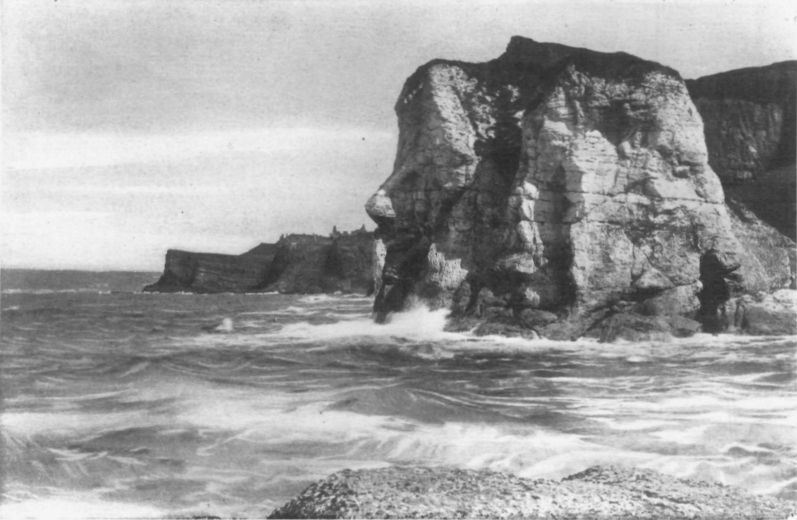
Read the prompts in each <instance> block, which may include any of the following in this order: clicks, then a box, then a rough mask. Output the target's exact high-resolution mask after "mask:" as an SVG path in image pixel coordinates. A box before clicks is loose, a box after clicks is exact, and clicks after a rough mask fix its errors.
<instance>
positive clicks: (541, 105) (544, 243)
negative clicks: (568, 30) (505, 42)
mask: <svg viewBox="0 0 797 520" xmlns="http://www.w3.org/2000/svg"><path fill="white" fill-rule="evenodd" d="M396 113H397V115H398V120H399V132H400V133H399V144H398V152H397V157H396V160H395V168H394V171H393V173H392V174H391V175H390V176H389V178H388V179H387V180H386V181H385V182H384V183H383V184H382V186H381V187H380V188H379V189H378V191H377V192H376V193H375V194H374V195H373V196H372V197H371V198H370V199H369V200H368V202H367V205H366V210H367V212H368V214H369V215H370V216H371V218H372V219H373V220H374V221H375V222H376V223H377V224H378V225H379V228H378V231H377V236H378V238H379V239H380V240H381V242H382V244H381V246H382V247H383V248H384V250H385V255H384V260H383V261H382V265H381V269H380V272H381V277H380V278H381V279H380V280H378V285H379V287H378V293H377V297H376V301H375V308H374V309H375V312H376V315H377V319H383V318H384V317H385V316H386V315H387V313H389V312H391V311H395V310H400V309H402V308H404V307H405V306H406V305H407V302H408V301H410V300H411V299H413V300H414V299H416V298H417V299H420V300H422V301H424V302H426V303H427V304H428V305H429V306H431V307H433V308H439V307H448V308H450V309H451V310H452V316H453V317H454V321H453V323H454V326H460V327H463V328H468V329H473V328H475V330H476V332H477V333H478V332H481V333H493V332H498V333H504V334H519V335H524V336H538V335H539V336H544V337H550V338H556V339H568V338H575V337H580V336H583V335H586V334H588V335H594V336H598V337H601V338H602V339H604V340H613V339H616V338H618V337H621V338H626V339H632V340H636V339H644V338H649V337H652V336H657V335H668V334H671V335H686V334H690V333H692V332H694V331H695V330H698V329H699V327H700V324H699V323H697V322H696V321H693V320H692V319H690V318H696V319H698V320H699V321H702V322H703V327H704V329H706V330H719V329H723V328H725V327H726V326H727V325H728V323H729V322H730V321H732V316H731V317H729V316H728V314H729V311H730V314H732V313H733V309H728V305H727V302H728V301H729V299H731V298H735V297H739V296H741V295H743V294H758V293H769V292H771V291H773V290H776V289H779V288H782V287H787V286H788V285H789V284H790V283H791V281H792V277H793V272H792V268H791V267H790V263H789V253H790V251H791V250H792V249H793V247H794V243H793V242H791V241H790V240H789V239H787V238H786V237H784V236H783V235H782V234H781V233H779V232H777V231H776V230H774V229H773V228H771V227H770V226H768V225H767V224H765V223H763V222H761V221H760V220H759V219H758V218H757V217H756V216H755V215H754V214H752V213H751V212H749V211H745V210H744V209H743V208H741V209H738V210H737V211H734V210H731V209H729V207H728V206H727V205H726V203H725V196H724V192H723V188H722V185H721V183H720V180H719V178H718V177H717V175H716V174H715V173H714V171H713V170H712V168H711V166H710V165H709V162H708V158H709V156H708V152H707V148H706V141H705V138H704V128H703V122H702V119H701V116H700V113H699V112H698V110H697V108H696V107H695V104H694V103H693V101H692V99H691V97H690V95H689V91H688V90H687V87H686V85H685V83H684V80H683V79H682V78H681V76H680V75H679V74H678V72H676V71H675V70H673V69H671V68H668V67H666V66H663V65H660V64H658V63H654V62H651V61H646V60H643V59H640V58H637V57H635V56H631V55H628V54H625V53H611V54H608V53H601V52H595V51H591V50H587V49H580V48H572V47H567V46H563V45H558V44H551V43H539V42H536V41H533V40H531V39H527V38H522V37H513V38H512V39H511V41H510V43H509V46H508V47H507V50H506V52H505V53H504V54H503V55H501V56H500V57H499V58H497V59H495V60H493V61H489V62H486V63H478V64H473V63H463V62H457V61H447V60H434V61H432V62H429V63H427V64H426V65H423V66H422V67H420V68H419V69H418V70H417V71H416V72H415V73H414V74H413V75H412V76H410V78H409V79H408V80H407V81H406V83H405V85H404V88H403V89H402V92H401V95H400V96H399V99H398V102H397V104H396ZM411 296H413V297H414V298H410V297H411Z"/></svg>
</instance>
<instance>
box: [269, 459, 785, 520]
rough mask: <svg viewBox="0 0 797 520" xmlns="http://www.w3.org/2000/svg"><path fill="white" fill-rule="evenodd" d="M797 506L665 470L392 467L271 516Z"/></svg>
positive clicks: (527, 514)
mask: <svg viewBox="0 0 797 520" xmlns="http://www.w3.org/2000/svg"><path fill="white" fill-rule="evenodd" d="M796 507H797V504H795V503H792V502H787V501H784V500H779V499H776V498H771V497H763V496H754V495H750V494H747V493H746V492H745V491H743V490H741V489H739V488H733V487H728V486H724V485H721V484H715V483H709V482H705V481H696V480H687V479H678V478H674V477H670V476H666V475H663V474H661V473H658V472H655V471H652V470H644V469H630V468H621V467H615V466H594V467H591V468H589V469H587V470H585V471H582V472H580V473H576V474H574V475H570V476H568V477H565V478H564V479H562V480H560V481H556V480H545V479H537V480H531V479H525V478H520V477H516V476H514V475H511V474H507V473H499V472H494V471H487V470H463V469H453V468H429V467H390V468H381V469H371V470H357V471H352V470H344V471H340V472H338V473H334V474H332V475H330V476H329V477H327V478H326V479H323V480H320V481H318V482H316V483H314V484H312V485H310V486H309V487H308V488H307V489H305V490H304V491H302V492H301V493H300V494H299V495H298V496H297V497H296V498H294V499H293V500H291V501H289V502H288V503H286V504H284V505H283V506H282V507H279V508H277V509H276V510H274V511H273V512H272V513H271V514H270V515H269V517H268V518H524V519H551V520H552V519H559V520H561V519H576V518H578V519H585V518H589V519H594V520H598V519H613V520H614V519H631V518H634V519H640V518H648V519H654V518H655V519H664V518H666V519H681V518H683V519H686V518H689V519H726V518H737V519H753V518H755V519H767V520H770V519H772V520H774V519H783V520H785V519H786V518H787V517H789V515H790V513H793V512H794V511H795V510H797V509H796Z"/></svg>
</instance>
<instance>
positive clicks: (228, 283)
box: [144, 244, 277, 293]
mask: <svg viewBox="0 0 797 520" xmlns="http://www.w3.org/2000/svg"><path fill="white" fill-rule="evenodd" d="M276 249H277V246H276V244H260V245H258V246H257V247H255V248H254V249H252V250H250V251H247V252H246V253H243V254H241V255H222V254H214V253H193V252H190V251H180V250H177V249H169V250H168V251H167V252H166V265H165V266H164V268H163V274H162V275H161V277H160V279H159V280H158V281H157V282H155V283H154V284H151V285H147V286H146V287H144V291H146V292H196V293H218V292H250V291H254V290H256V289H257V288H259V287H260V286H261V285H262V283H263V280H264V279H265V274H266V271H267V269H268V266H269V265H270V263H271V260H272V259H273V258H274V254H275V253H276Z"/></svg>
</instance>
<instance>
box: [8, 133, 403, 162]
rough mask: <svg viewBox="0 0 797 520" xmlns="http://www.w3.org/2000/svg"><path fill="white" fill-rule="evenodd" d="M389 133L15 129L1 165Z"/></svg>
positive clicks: (198, 153)
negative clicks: (130, 132) (144, 131)
mask: <svg viewBox="0 0 797 520" xmlns="http://www.w3.org/2000/svg"><path fill="white" fill-rule="evenodd" d="M393 138H394V137H393V135H392V134H391V133H390V132H379V131H374V130H373V129H365V128H355V127H343V128H309V127H293V128H290V127H288V128H260V129H250V130H235V131H203V132H185V133H171V134H160V135H158V134H154V135H152V134H124V133H47V132H19V133H11V134H7V135H6V136H4V142H3V148H4V150H3V151H4V154H5V165H6V167H7V168H9V169H12V170H36V169H55V168H87V167H93V166H109V165H115V164H133V163H154V162H164V161H181V160H185V159H190V158H196V157H205V156H213V155H220V154H227V155H231V154H241V153H262V154H277V153H286V152H287V153H295V152H307V153H317V152H318V151H319V150H329V149H340V148H347V147H353V146H356V145H358V143H360V142H361V141H363V140H368V141H381V142H384V141H388V140H391V139H393Z"/></svg>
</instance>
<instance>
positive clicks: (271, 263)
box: [144, 230, 373, 293]
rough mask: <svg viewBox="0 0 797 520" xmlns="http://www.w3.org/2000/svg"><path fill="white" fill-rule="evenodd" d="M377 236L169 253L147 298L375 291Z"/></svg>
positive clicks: (288, 239) (291, 238)
mask: <svg viewBox="0 0 797 520" xmlns="http://www.w3.org/2000/svg"><path fill="white" fill-rule="evenodd" d="M372 255H373V233H369V232H366V231H364V230H360V231H354V232H352V233H338V232H337V231H334V232H333V233H332V234H331V235H330V236H326V237H325V236H319V235H301V234H298V235H297V234H292V235H286V236H283V237H281V238H280V240H279V241H278V242H277V243H276V244H265V243H264V244H260V245H259V246H257V247H255V248H254V249H252V250H250V251H247V252H246V253H243V254H241V255H237V256H236V255H221V254H211V253H192V252H188V251H178V250H169V251H168V252H167V253H166V265H165V267H164V272H163V275H162V276H161V278H160V279H159V280H158V281H157V282H156V283H154V284H152V285H148V286H146V287H145V288H144V291H148V292H196V293H218V292H238V293H240V292H260V291H279V292H282V293H319V292H335V291H341V292H359V293H370V292H371V291H372V288H373V267H372Z"/></svg>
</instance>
